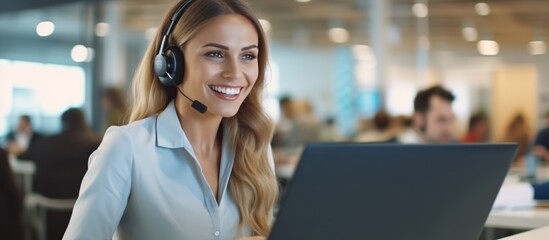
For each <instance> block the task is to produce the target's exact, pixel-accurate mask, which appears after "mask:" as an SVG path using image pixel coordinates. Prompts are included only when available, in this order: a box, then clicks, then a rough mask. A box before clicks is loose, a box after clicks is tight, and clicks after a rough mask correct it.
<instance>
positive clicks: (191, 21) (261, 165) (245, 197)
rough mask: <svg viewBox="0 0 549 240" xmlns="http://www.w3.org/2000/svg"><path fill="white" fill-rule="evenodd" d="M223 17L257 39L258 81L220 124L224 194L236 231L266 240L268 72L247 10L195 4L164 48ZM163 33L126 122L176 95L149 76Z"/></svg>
mask: <svg viewBox="0 0 549 240" xmlns="http://www.w3.org/2000/svg"><path fill="white" fill-rule="evenodd" d="M183 2H184V1H181V2H179V3H177V4H175V5H174V6H172V7H171V8H170V10H169V11H168V12H167V14H166V15H165V16H164V17H163V20H162V23H161V25H160V27H159V29H166V27H167V24H168V23H169V21H170V19H171V17H172V15H173V14H174V12H175V10H176V9H177V8H178V7H179V6H180V5H181V4H183ZM224 14H240V15H242V16H244V17H246V18H247V19H248V20H250V22H252V23H253V25H254V26H255V28H256V31H257V34H258V39H259V42H258V48H259V55H258V58H257V59H258V68H259V69H258V70H259V77H258V79H257V81H256V83H255V85H254V86H253V88H252V90H251V92H250V94H249V95H248V97H247V98H246V99H245V100H244V101H243V103H242V105H241V107H240V109H239V111H238V113H236V115H235V116H233V117H230V118H227V119H225V124H224V127H225V128H227V130H228V131H227V132H228V133H229V136H224V137H229V138H231V140H232V142H233V143H234V146H232V147H233V149H235V153H236V155H235V160H234V166H233V170H232V174H231V178H230V181H229V189H230V191H231V193H232V197H233V198H234V200H235V202H236V204H237V205H238V207H239V209H240V222H239V226H240V227H241V229H242V227H243V225H245V224H248V225H249V226H250V228H251V230H252V232H253V234H254V235H263V236H266V235H268V233H269V231H270V222H271V220H272V209H273V205H274V203H275V201H276V198H277V195H278V184H277V181H276V178H275V176H274V173H273V169H271V167H270V164H269V156H268V154H269V152H268V148H269V144H270V140H271V137H272V133H273V124H272V121H271V119H270V118H269V117H268V115H267V114H266V113H265V112H264V110H263V108H262V106H261V100H262V92H263V87H264V84H265V79H264V76H265V69H266V67H267V59H268V57H267V43H266V42H265V41H266V39H265V34H264V33H263V30H262V28H261V25H260V23H259V21H258V20H257V17H256V16H255V14H254V13H253V12H252V10H251V9H250V8H249V7H248V6H247V5H246V4H245V3H244V2H242V1H240V0H195V1H194V2H193V3H191V4H190V5H189V6H188V8H187V9H186V10H185V13H184V14H183V15H182V16H181V19H180V20H179V23H178V24H177V25H176V26H175V28H174V30H173V33H172V35H171V38H170V39H169V41H168V46H183V45H184V44H185V43H186V42H187V41H188V40H189V39H190V38H192V37H193V36H194V35H195V34H196V32H197V31H199V30H200V28H201V27H202V26H203V25H204V24H205V23H206V22H207V21H208V20H209V19H212V18H214V17H216V16H220V15H224ZM162 34H163V31H161V30H160V31H158V33H157V34H156V36H155V38H154V40H153V41H151V43H150V45H149V47H148V49H147V51H146V53H145V56H144V58H143V60H142V61H141V64H140V66H139V68H138V70H137V72H136V73H135V76H134V79H133V82H132V102H131V113H130V119H129V121H130V122H133V121H137V120H140V119H143V118H146V117H149V116H152V115H155V114H158V113H160V112H161V111H162V110H163V109H164V108H166V106H167V105H168V104H169V102H170V101H171V100H172V99H174V98H175V95H176V92H175V91H176V90H175V89H174V88H169V87H165V86H163V85H162V84H161V83H160V81H159V80H158V78H157V77H156V75H155V74H154V70H153V62H154V57H155V55H156V54H157V52H158V45H159V43H160V41H161V39H162Z"/></svg>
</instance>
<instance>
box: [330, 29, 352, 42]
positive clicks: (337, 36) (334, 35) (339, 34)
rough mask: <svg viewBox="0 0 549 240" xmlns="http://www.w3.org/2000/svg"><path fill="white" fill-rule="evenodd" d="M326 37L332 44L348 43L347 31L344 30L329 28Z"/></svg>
mask: <svg viewBox="0 0 549 240" xmlns="http://www.w3.org/2000/svg"><path fill="white" fill-rule="evenodd" d="M328 37H329V38H330V40H332V42H335V43H345V42H347V41H349V31H347V29H345V28H330V30H328Z"/></svg>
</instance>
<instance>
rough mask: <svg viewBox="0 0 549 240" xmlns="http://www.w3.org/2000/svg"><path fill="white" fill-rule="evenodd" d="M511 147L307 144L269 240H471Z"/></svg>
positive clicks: (499, 181) (482, 220)
mask: <svg viewBox="0 0 549 240" xmlns="http://www.w3.org/2000/svg"><path fill="white" fill-rule="evenodd" d="M516 149H517V145H516V144H476V145H473V144H471V145H458V144H455V145H397V144H392V145H377V144H374V145H370V144H359V143H355V144H352V143H345V144H337V143H331V144H330V143H325V144H322V143H320V144H310V145H308V146H306V148H305V150H304V152H303V154H302V156H301V160H300V163H299V165H298V167H297V170H296V172H295V174H294V177H293V179H292V180H291V181H290V183H289V185H288V188H287V190H286V192H285V194H284V196H283V198H282V201H281V205H280V211H279V212H278V214H277V217H276V221H275V224H274V226H273V229H272V231H271V234H270V236H269V239H270V240H292V239H300V240H302V239H315V240H322V239H330V240H332V239H376V240H383V239H389V240H399V239H406V240H431V239H432V240H441V239H444V240H453V239H455V240H476V239H478V237H479V235H480V232H481V230H482V228H483V225H484V223H485V221H486V218H487V217H488V214H489V212H490V210H491V206H492V204H493V202H494V200H495V198H496V195H497V193H498V191H499V189H500V187H501V184H502V183H503V180H504V178H505V176H506V174H507V172H508V169H509V167H510V165H511V162H512V160H513V159H514V155H515V152H516Z"/></svg>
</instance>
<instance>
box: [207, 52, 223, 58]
mask: <svg viewBox="0 0 549 240" xmlns="http://www.w3.org/2000/svg"><path fill="white" fill-rule="evenodd" d="M206 55H207V56H208V57H213V58H223V53H222V52H218V51H214V52H208V53H206Z"/></svg>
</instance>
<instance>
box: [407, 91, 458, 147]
mask: <svg viewBox="0 0 549 240" xmlns="http://www.w3.org/2000/svg"><path fill="white" fill-rule="evenodd" d="M454 99H455V97H454V95H453V94H452V93H451V92H450V91H448V90H446V89H445V88H443V87H441V86H433V87H430V88H428V89H425V90H423V91H420V92H418V93H417V95H416V97H415V99H414V115H413V119H412V128H410V129H409V130H407V131H406V132H403V133H402V134H400V135H399V137H398V142H400V143H453V142H455V139H454V134H453V132H454V121H455V116H454V111H453V110H452V102H453V101H454Z"/></svg>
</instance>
